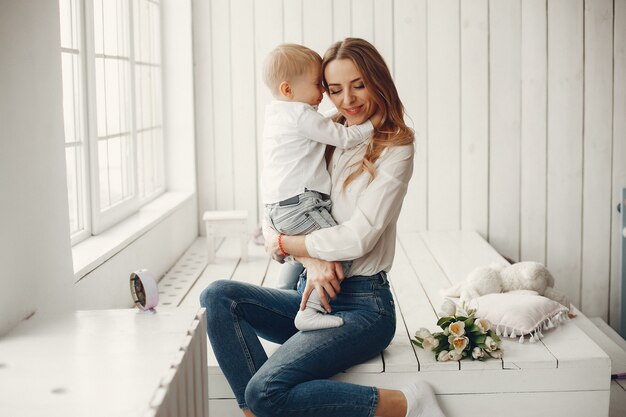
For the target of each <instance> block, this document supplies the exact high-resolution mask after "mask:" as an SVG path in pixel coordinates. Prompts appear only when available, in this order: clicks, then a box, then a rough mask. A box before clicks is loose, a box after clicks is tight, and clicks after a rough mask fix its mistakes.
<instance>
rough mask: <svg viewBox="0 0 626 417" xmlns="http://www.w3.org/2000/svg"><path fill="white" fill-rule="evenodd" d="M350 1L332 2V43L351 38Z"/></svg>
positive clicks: (338, 0) (334, 0)
mask: <svg viewBox="0 0 626 417" xmlns="http://www.w3.org/2000/svg"><path fill="white" fill-rule="evenodd" d="M351 10H352V2H351V0H333V16H332V21H333V42H336V41H340V40H342V39H345V38H347V37H349V36H352V14H351Z"/></svg>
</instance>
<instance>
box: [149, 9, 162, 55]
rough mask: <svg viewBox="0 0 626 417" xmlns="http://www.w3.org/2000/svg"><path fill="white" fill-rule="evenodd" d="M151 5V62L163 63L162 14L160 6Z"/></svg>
mask: <svg viewBox="0 0 626 417" xmlns="http://www.w3.org/2000/svg"><path fill="white" fill-rule="evenodd" d="M149 5H150V28H151V33H150V39H151V51H152V52H151V54H150V62H152V63H153V64H160V63H161V42H160V40H161V13H160V11H159V7H160V6H159V5H157V4H154V3H149Z"/></svg>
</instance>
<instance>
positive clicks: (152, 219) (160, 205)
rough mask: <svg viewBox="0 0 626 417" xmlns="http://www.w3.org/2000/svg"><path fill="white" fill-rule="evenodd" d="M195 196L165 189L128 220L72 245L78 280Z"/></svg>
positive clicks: (75, 274) (76, 278) (75, 277)
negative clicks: (165, 190)
mask: <svg viewBox="0 0 626 417" xmlns="http://www.w3.org/2000/svg"><path fill="white" fill-rule="evenodd" d="M193 196H194V193H193V192H166V193H165V194H163V195H162V196H160V197H158V198H156V199H155V200H154V201H151V202H150V203H148V204H146V205H145V206H143V207H142V208H141V209H140V210H139V211H138V212H137V213H135V214H133V215H132V216H130V217H129V218H128V219H126V220H124V221H122V222H121V223H119V224H117V225H115V226H113V227H112V228H110V229H108V230H106V231H105V232H102V233H100V234H99V235H97V236H91V237H89V238H87V239H85V240H84V241H82V242H80V243H78V244H76V245H75V246H73V247H72V258H73V263H74V280H75V282H78V281H80V280H81V279H82V278H83V277H84V276H85V275H87V274H88V273H89V272H91V271H93V270H94V269H96V268H97V267H98V266H100V265H102V264H103V263H104V262H106V261H107V260H108V259H110V258H111V257H113V256H114V255H115V254H117V253H119V252H120V251H121V250H122V249H124V248H125V247H126V246H128V245H129V244H130V243H132V242H133V241H134V240H136V239H137V238H139V237H140V236H142V235H144V234H145V233H146V232H148V231H149V230H150V229H152V228H153V227H154V226H156V225H157V224H158V223H160V222H161V221H163V219H165V218H166V217H168V216H169V215H170V214H171V213H173V212H174V211H176V209H177V208H178V207H180V206H181V205H182V204H183V203H185V202H186V201H187V200H189V199H190V198H192V197H193Z"/></svg>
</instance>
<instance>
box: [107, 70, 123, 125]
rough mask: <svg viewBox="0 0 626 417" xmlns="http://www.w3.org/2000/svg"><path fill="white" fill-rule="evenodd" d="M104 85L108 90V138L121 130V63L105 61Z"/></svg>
mask: <svg viewBox="0 0 626 417" xmlns="http://www.w3.org/2000/svg"><path fill="white" fill-rule="evenodd" d="M104 85H105V88H106V126H107V136H110V135H115V134H118V133H120V132H121V130H120V112H122V108H121V104H122V100H121V97H120V82H119V61H118V60H116V59H105V61H104Z"/></svg>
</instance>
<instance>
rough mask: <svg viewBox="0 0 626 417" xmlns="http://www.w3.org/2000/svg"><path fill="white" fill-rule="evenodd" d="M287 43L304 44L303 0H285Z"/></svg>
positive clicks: (284, 17) (284, 18)
mask: <svg viewBox="0 0 626 417" xmlns="http://www.w3.org/2000/svg"><path fill="white" fill-rule="evenodd" d="M283 8H284V10H283V13H284V16H283V21H284V27H285V37H284V39H283V41H284V42H286V43H302V18H303V16H302V0H283Z"/></svg>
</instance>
